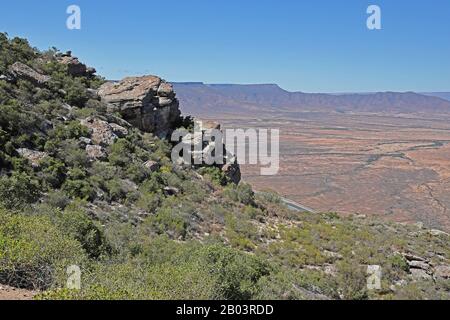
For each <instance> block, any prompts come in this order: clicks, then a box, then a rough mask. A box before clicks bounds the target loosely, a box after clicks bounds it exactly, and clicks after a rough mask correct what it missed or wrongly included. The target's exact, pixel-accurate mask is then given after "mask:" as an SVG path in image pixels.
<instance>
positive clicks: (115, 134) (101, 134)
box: [80, 117, 128, 146]
mask: <svg viewBox="0 0 450 320" xmlns="http://www.w3.org/2000/svg"><path fill="white" fill-rule="evenodd" d="M80 122H81V124H82V125H83V126H85V127H87V128H89V129H90V131H91V139H92V143H93V144H95V145H99V146H109V145H111V144H113V143H114V141H116V140H117V138H119V137H123V136H126V135H127V134H128V130H127V129H126V128H124V127H122V126H119V125H118V124H115V123H108V122H107V121H104V120H101V119H98V118H95V117H89V118H86V119H84V120H81V121H80Z"/></svg>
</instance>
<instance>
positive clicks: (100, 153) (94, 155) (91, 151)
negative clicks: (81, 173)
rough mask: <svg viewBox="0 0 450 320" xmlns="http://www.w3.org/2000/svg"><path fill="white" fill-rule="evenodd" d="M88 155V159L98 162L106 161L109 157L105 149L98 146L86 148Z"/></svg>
mask: <svg viewBox="0 0 450 320" xmlns="http://www.w3.org/2000/svg"><path fill="white" fill-rule="evenodd" d="M86 154H87V156H88V159H89V160H91V161H96V160H100V161H101V160H105V159H106V158H107V157H108V155H107V154H106V152H105V149H103V147H102V146H98V145H87V146H86Z"/></svg>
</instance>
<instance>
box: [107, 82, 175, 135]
mask: <svg viewBox="0 0 450 320" xmlns="http://www.w3.org/2000/svg"><path fill="white" fill-rule="evenodd" d="M98 94H99V96H100V98H101V99H102V101H104V102H105V103H107V104H108V109H109V111H110V112H116V111H118V112H119V113H120V114H121V115H122V117H123V118H124V119H125V120H126V121H128V122H129V123H131V124H132V125H134V126H136V127H138V128H139V129H141V130H142V131H145V132H151V133H153V134H155V135H157V136H159V137H161V138H165V137H167V136H168V135H169V134H170V133H171V132H172V129H173V127H174V125H175V124H176V122H177V121H178V120H179V118H180V114H181V113H180V110H179V103H178V100H177V99H176V97H175V92H174V91H173V88H172V85H170V84H169V83H167V82H165V81H164V80H162V79H161V78H159V77H156V76H143V77H128V78H125V79H123V80H122V81H120V82H107V83H105V84H104V85H102V86H101V87H100V89H99V90H98Z"/></svg>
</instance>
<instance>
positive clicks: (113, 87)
mask: <svg viewBox="0 0 450 320" xmlns="http://www.w3.org/2000/svg"><path fill="white" fill-rule="evenodd" d="M178 94H179V93H178ZM258 99H260V98H258ZM439 101H440V100H439ZM268 105H270V101H269V102H268ZM442 106H445V105H444V104H443V105H442ZM244 107H245V108H246V106H244ZM180 126H183V127H186V128H189V127H190V126H192V120H191V119H190V118H182V117H180V110H179V102H178V99H177V96H176V94H175V92H174V90H173V89H172V86H171V85H170V84H168V83H167V82H165V81H164V80H162V79H161V78H159V77H157V76H146V77H129V78H125V79H123V80H121V81H120V82H118V83H108V82H105V81H104V79H102V78H101V77H99V76H97V75H96V72H95V69H93V68H90V67H87V66H86V65H84V64H83V63H81V62H80V61H79V60H78V59H77V58H75V57H74V56H72V54H71V53H65V54H61V53H60V52H58V51H57V50H54V49H52V50H49V51H46V52H40V51H38V50H37V49H34V48H32V47H31V46H30V45H29V44H28V42H27V41H26V40H25V39H19V38H14V39H9V38H8V37H7V35H5V34H1V33H0V299H1V298H3V297H2V289H1V288H3V287H5V288H7V292H11V290H13V289H11V288H19V289H28V290H33V292H36V295H35V299H432V298H435V299H450V247H449V245H448V244H449V241H450V235H449V234H447V233H445V232H442V231H438V230H429V229H425V228H421V227H420V226H417V225H407V224H397V223H392V222H386V221H381V220H380V221H378V220H375V219H371V218H367V217H364V216H356V215H352V216H350V217H347V218H342V217H339V216H338V215H336V214H333V213H323V214H310V213H301V212H295V211H290V210H289V209H288V208H286V207H285V206H284V205H283V204H282V203H281V201H280V198H279V196H278V195H277V194H275V193H273V192H267V193H261V194H255V193H254V192H253V190H252V188H251V187H250V186H249V185H248V184H246V183H244V182H242V181H241V182H239V179H238V178H237V177H238V175H236V172H237V170H238V168H236V167H234V168H232V170H230V168H229V167H227V168H225V167H211V166H206V165H205V166H199V167H195V168H194V167H182V166H179V165H177V164H174V163H173V162H172V161H171V159H170V153H171V149H172V145H171V144H170V143H169V142H168V141H167V139H166V137H167V135H168V134H170V132H171V131H172V130H173V129H174V128H177V127H180ZM71 265H78V266H79V267H80V268H81V271H82V278H81V280H82V282H81V284H82V286H81V290H69V289H67V288H65V285H66V282H67V275H66V269H67V267H68V266H71ZM368 265H379V266H381V268H382V282H381V288H380V289H378V290H368V288H367V285H366V284H367V274H366V271H367V266H368ZM27 292H29V291H27Z"/></svg>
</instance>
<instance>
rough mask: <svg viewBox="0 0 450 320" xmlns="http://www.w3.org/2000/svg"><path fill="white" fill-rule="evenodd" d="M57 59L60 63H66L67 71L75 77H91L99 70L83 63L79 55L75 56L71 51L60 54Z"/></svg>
mask: <svg viewBox="0 0 450 320" xmlns="http://www.w3.org/2000/svg"><path fill="white" fill-rule="evenodd" d="M57 60H58V62H59V63H61V64H63V65H66V66H67V72H68V73H69V74H70V75H71V76H74V77H91V76H93V75H94V74H95V73H96V72H97V71H96V70H95V69H94V68H89V67H88V66H86V65H85V64H84V63H81V62H80V61H79V60H78V58H77V57H73V56H72V52H70V51H67V52H66V53H64V54H61V55H59V56H58V57H57Z"/></svg>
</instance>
